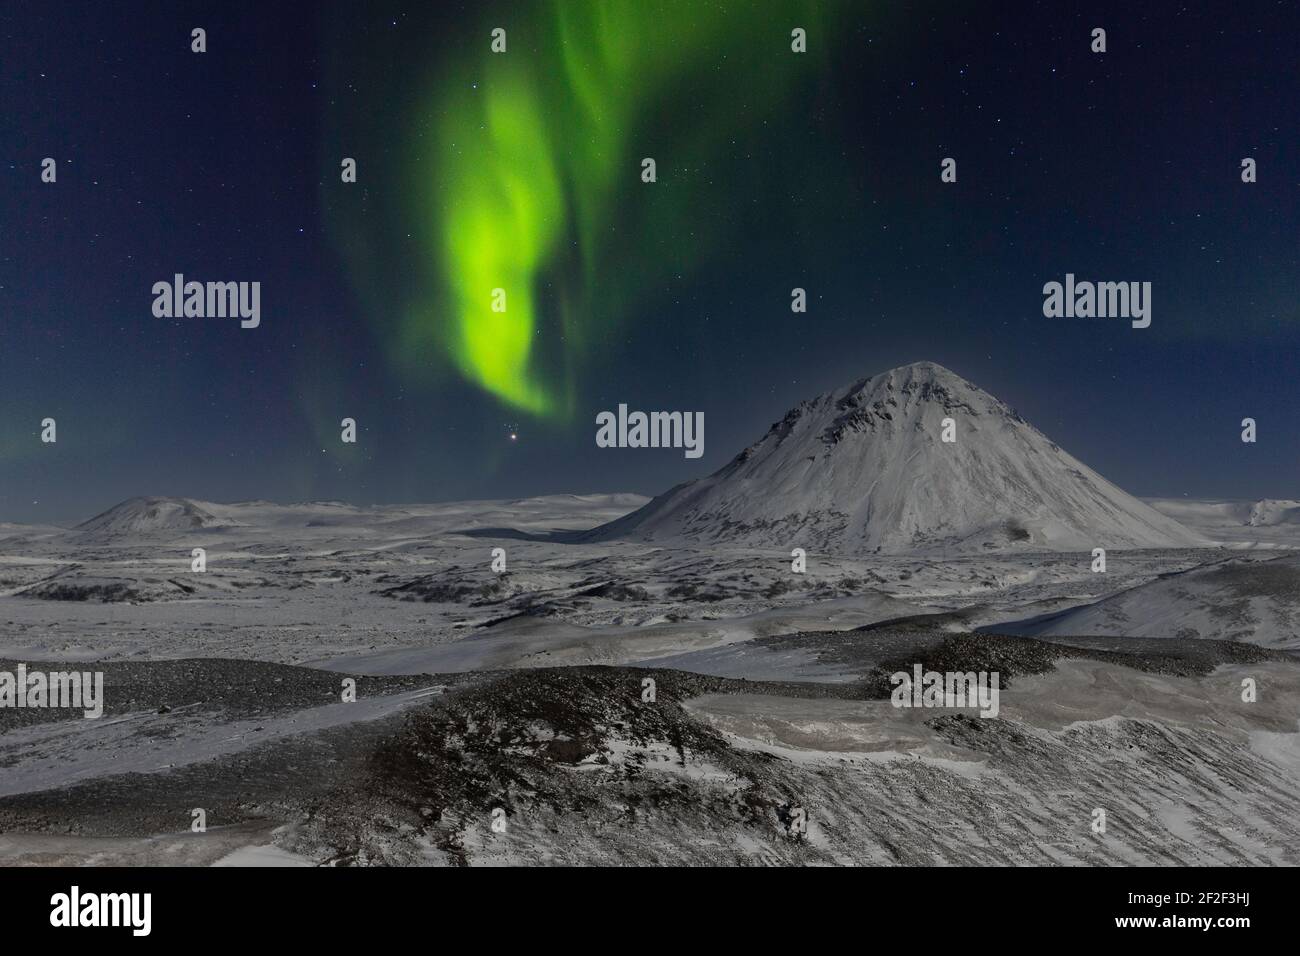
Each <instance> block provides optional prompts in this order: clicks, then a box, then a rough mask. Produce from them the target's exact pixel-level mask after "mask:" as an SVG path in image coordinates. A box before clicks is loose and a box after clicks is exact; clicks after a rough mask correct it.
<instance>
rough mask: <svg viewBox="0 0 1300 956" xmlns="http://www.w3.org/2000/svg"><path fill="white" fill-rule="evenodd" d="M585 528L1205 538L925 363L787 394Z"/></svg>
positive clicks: (1053, 544) (908, 545)
mask: <svg viewBox="0 0 1300 956" xmlns="http://www.w3.org/2000/svg"><path fill="white" fill-rule="evenodd" d="M949 418H950V419H952V427H953V435H954V438H955V440H954V441H952V442H945V441H943V440H942V433H943V431H944V420H945V419H949ZM589 537H590V538H591V539H593V540H606V539H615V538H632V539H646V540H671V539H686V540H689V541H695V542H718V543H735V544H742V545H746V546H755V547H760V546H761V547H775V548H783V549H790V548H794V547H802V548H805V549H809V550H811V549H817V550H819V551H830V552H834V553H839V554H860V553H866V552H875V551H884V552H898V551H909V550H914V549H935V548H958V549H963V550H984V549H1007V548H1015V549H1046V550H1091V549H1092V548H1094V547H1102V548H1164V547H1196V546H1202V545H1205V544H1206V543H1207V542H1206V541H1205V539H1203V538H1202V537H1201V536H1200V535H1198V534H1196V533H1195V532H1193V531H1190V530H1188V529H1187V528H1185V527H1183V526H1182V525H1181V524H1179V523H1178V522H1177V521H1175V520H1174V519H1173V518H1170V517H1168V516H1166V515H1162V514H1160V513H1159V512H1158V511H1156V510H1155V509H1153V508H1151V507H1150V506H1149V505H1146V504H1144V503H1143V502H1141V501H1139V500H1138V499H1136V498H1134V497H1133V496H1131V495H1129V494H1127V493H1125V492H1124V491H1122V490H1121V489H1119V488H1117V487H1116V486H1115V485H1113V484H1111V483H1110V482H1108V481H1107V480H1106V479H1104V478H1102V477H1101V476H1100V475H1098V474H1097V473H1096V472H1094V471H1093V470H1092V469H1090V468H1088V467H1087V466H1086V465H1084V464H1083V463H1082V462H1080V461H1078V460H1077V459H1076V458H1074V457H1072V456H1071V455H1069V454H1068V453H1067V452H1065V451H1064V450H1062V449H1061V448H1060V447H1059V446H1058V445H1056V444H1055V443H1054V442H1052V441H1051V440H1050V439H1048V438H1047V437H1045V436H1044V435H1043V434H1042V433H1041V432H1039V431H1038V430H1037V429H1036V428H1034V427H1033V426H1032V425H1030V424H1029V423H1028V422H1026V421H1025V420H1024V419H1023V418H1021V417H1020V416H1019V415H1018V414H1017V413H1016V412H1015V411H1013V410H1012V409H1011V408H1009V407H1008V406H1007V405H1005V404H1004V403H1003V402H1001V401H999V400H998V399H996V398H994V397H993V396H992V395H989V394H988V393H987V392H984V391H982V390H981V389H979V388H977V387H976V386H974V385H972V384H971V383H970V382H968V381H966V380H965V379H963V378H962V377H961V376H959V375H956V374H955V373H953V372H951V371H949V370H948V369H946V368H944V367H942V366H940V365H936V364H934V363H933V362H917V363H914V364H912V365H905V366H902V367H900V368H896V369H892V370H890V371H888V372H884V373H882V374H880V375H876V376H875V377H873V378H868V379H864V380H862V381H859V382H856V383H855V384H853V385H850V386H848V387H846V388H841V389H838V390H837V391H834V392H829V393H827V394H825V395H821V396H819V397H817V398H814V399H812V400H810V401H805V402H803V403H801V404H800V405H799V406H798V407H797V408H794V409H792V410H791V411H790V412H789V413H788V414H787V415H786V416H785V417H784V418H783V419H781V421H779V422H777V423H776V424H774V425H773V426H772V427H771V429H770V430H769V431H768V433H767V434H766V435H765V436H763V438H762V439H760V440H759V441H758V442H757V443H756V444H754V445H751V446H750V447H749V448H746V449H745V450H744V451H743V452H741V453H740V454H739V455H737V456H736V458H735V459H733V460H732V461H731V462H730V463H729V464H728V465H726V466H725V467H724V468H722V469H721V470H719V471H718V472H716V473H715V474H713V475H710V476H709V477H707V478H703V479H700V480H697V481H691V482H687V483H685V484H682V485H678V486H677V487H676V488H673V489H672V490H670V491H668V492H667V493H665V494H663V495H660V496H659V497H657V498H655V499H653V500H652V501H651V502H650V503H649V504H647V505H646V506H645V507H643V508H641V509H639V510H638V511H635V512H633V513H632V514H630V515H627V516H626V517H624V518H620V519H618V520H617V521H613V522H611V523H609V524H606V525H603V526H601V527H599V528H595V529H593V531H592V532H591V533H590V535H589Z"/></svg>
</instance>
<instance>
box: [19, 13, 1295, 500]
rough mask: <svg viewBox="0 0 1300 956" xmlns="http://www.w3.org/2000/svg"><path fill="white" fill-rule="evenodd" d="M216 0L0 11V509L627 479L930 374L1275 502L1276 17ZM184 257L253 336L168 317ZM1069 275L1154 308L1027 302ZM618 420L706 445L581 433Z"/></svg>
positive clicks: (1218, 485)
mask: <svg viewBox="0 0 1300 956" xmlns="http://www.w3.org/2000/svg"><path fill="white" fill-rule="evenodd" d="M244 6H245V5H240V9H237V10H236V9H227V8H226V7H225V6H224V5H221V4H216V3H198V4H195V5H194V6H193V7H187V8H186V9H184V10H176V9H172V7H171V6H170V5H166V4H161V3H157V4H144V5H143V6H142V7H141V15H140V16H139V17H138V18H122V17H120V16H116V15H114V13H113V12H112V10H111V9H107V8H104V9H101V8H100V5H95V4H88V3H87V4H75V3H74V4H54V5H52V7H51V9H50V10H49V11H43V12H42V13H41V15H30V16H29V15H25V14H24V15H18V14H16V13H8V12H7V15H8V19H6V20H5V21H4V27H5V29H4V30H3V31H2V32H0V40H2V41H3V43H4V51H3V52H4V56H3V57H0V94H2V95H3V101H4V102H5V103H6V109H5V110H4V111H0V143H3V144H4V155H5V165H4V167H3V170H4V174H5V186H4V191H3V193H2V194H0V213H2V215H3V218H2V219H0V221H2V222H3V223H4V224H5V226H6V227H7V228H5V229H3V230H0V395H2V396H3V397H2V401H0V521H5V520H51V521H71V520H80V519H82V518H85V517H87V516H88V515H90V514H92V513H95V512H97V511H100V510H103V509H104V508H107V507H109V506H111V505H112V504H114V503H115V502H117V501H120V500H122V499H124V498H127V497H130V496H133V495H140V494H162V495H183V496H191V497H196V498H204V499H209V500H215V501H229V500H239V499H255V498H267V499H272V500H304V499H317V498H330V499H341V500H347V501H353V502H358V503H364V502H369V501H381V502H400V501H433V500H454V499H467V498H494V497H512V496H527V495H536V494H550V493H582V492H588V491H636V492H641V493H657V492H660V491H663V490H664V489H665V488H667V487H670V486H671V485H673V484H675V483H677V482H680V481H684V480H686V479H688V478H693V477H697V476H699V475H702V474H705V473H707V472H710V471H712V470H715V469H717V468H719V467H721V466H722V465H724V464H725V463H726V462H727V461H728V460H729V459H730V458H731V457H732V456H733V455H734V454H736V453H737V452H738V451H740V450H741V449H743V448H744V447H746V446H747V445H748V444H749V443H751V442H752V441H754V440H755V439H756V438H757V437H758V436H760V435H761V434H763V432H764V431H765V430H766V429H767V428H768V426H769V425H770V424H771V423H772V422H773V421H776V420H778V419H780V418H781V416H783V415H784V414H785V412H786V411H787V410H788V409H789V408H791V407H793V406H794V405H796V404H797V403H798V402H800V401H801V400H803V399H806V398H809V397H811V396H813V395H816V394H818V393H820V392H822V391H825V390H828V389H830V388H834V387H838V386H841V385H843V384H845V383H847V382H850V381H853V380H855V379H857V378H860V377H863V376H865V375H869V374H872V373H875V372H879V371H881V370H883V369H887V368H890V367H892V366H895V365H899V364H903V363H905V362H911V361H917V360H921V359H928V360H932V361H936V362H939V363H941V364H943V365H945V366H947V367H949V368H952V369H953V370H955V371H957V372H959V373H960V374H962V375H964V376H965V377H967V378H969V379H971V380H973V381H977V382H979V383H980V385H981V386H982V387H984V388H986V389H987V390H989V391H990V392H992V393H993V394H996V395H998V396H1000V397H1003V398H1005V399H1006V400H1007V401H1009V402H1011V403H1012V404H1014V405H1015V406H1016V407H1017V408H1018V410H1020V411H1021V412H1022V413H1023V414H1024V415H1025V417H1026V418H1028V419H1029V420H1031V421H1034V422H1035V423H1037V424H1040V425H1041V427H1043V429H1044V430H1045V431H1047V432H1048V433H1050V434H1051V435H1052V436H1053V438H1057V439H1059V440H1060V441H1061V442H1062V444H1063V445H1064V446H1065V447H1067V448H1069V450H1070V451H1071V452H1072V453H1074V454H1076V455H1077V456H1079V457H1080V458H1081V459H1083V460H1085V461H1087V462H1088V463H1089V464H1090V465H1091V466H1093V467H1095V468H1096V469H1097V470H1098V471H1100V472H1101V473H1102V474H1104V475H1106V476H1107V477H1108V478H1109V479H1111V480H1113V481H1115V482H1116V483H1117V484H1119V485H1120V486H1122V487H1124V488H1125V489H1127V490H1130V491H1132V492H1134V493H1137V494H1147V495H1182V494H1190V495H1197V494H1202V495H1220V496H1229V495H1232V496H1239V497H1249V498H1257V497H1266V496H1272V497H1281V498H1288V497H1294V491H1293V489H1292V488H1291V487H1290V486H1289V485H1288V486H1279V485H1278V481H1279V480H1280V479H1279V478H1278V476H1281V475H1288V474H1292V473H1294V469H1295V462H1296V461H1297V460H1300V437H1298V435H1300V432H1297V430H1295V429H1291V428H1288V427H1286V426H1285V425H1284V422H1283V419H1284V417H1285V415H1286V414H1288V413H1286V412H1284V411H1282V410H1284V409H1289V408H1291V407H1297V406H1300V379H1298V378H1297V377H1296V376H1295V374H1294V359H1293V356H1294V355H1295V354H1296V353H1297V349H1300V321H1297V319H1300V315H1298V314H1297V302H1300V261H1298V257H1300V250H1298V248H1297V246H1298V244H1297V243H1296V241H1295V240H1296V224H1297V222H1298V221H1300V190H1297V189H1296V183H1297V181H1300V173H1298V172H1297V167H1296V160H1295V155H1294V149H1293V148H1292V147H1291V143H1292V142H1293V140H1294V138H1295V136H1294V117H1295V116H1297V115H1300V102H1297V100H1298V99H1300V97H1298V95H1297V90H1296V88H1297V84H1295V82H1294V79H1293V77H1294V63H1293V60H1294V43H1293V42H1290V40H1291V39H1292V38H1294V36H1295V35H1296V32H1297V17H1300V14H1298V13H1297V11H1296V8H1295V6H1294V4H1289V3H1288V4H1272V3H1265V4H1262V5H1260V6H1259V7H1258V9H1252V10H1250V11H1249V12H1246V11H1243V12H1242V13H1241V15H1240V16H1238V17H1235V18H1232V19H1230V20H1224V21H1223V22H1220V18H1218V17H1217V16H1216V15H1215V14H1214V13H1213V11H1203V10H1199V9H1191V8H1187V7H1185V6H1184V5H1181V4H1175V3H1168V4H1167V3H1163V2H1157V3H1155V4H1153V5H1142V6H1140V7H1138V6H1135V5H1132V4H1119V3H1102V4H1099V5H1097V6H1096V8H1094V9H1090V10H1089V11H1088V12H1087V13H1086V14H1085V13H1084V12H1082V11H1076V10H1069V9H1062V8H1061V5H1060V4H1057V3H1049V2H1041V3H1037V2H1024V3H1019V2H1017V3H1010V4H1005V5H1004V4H998V5H989V4H978V3H973V2H957V3H940V2H890V3H876V2H871V0H826V2H818V0H770V2H759V0H753V2H741V0H698V2H696V0H690V2H687V0H680V2H679V0H642V2H633V0H609V2H598V0H539V2H505V0H473V2H470V0H464V2H461V0H448V2H445V3H441V2H440V3H434V4H430V3H413V2H404V0H376V2H374V3H366V4H357V3H343V2H326V3H323V4H321V5H320V6H319V7H313V8H312V9H311V10H310V11H304V10H303V9H302V8H301V5H297V4H291V3H287V2H286V3H278V2H267V3H264V4H258V5H256V7H257V9H256V10H255V11H251V12H250V10H248V9H244ZM1094 20H1095V21H1098V22H1102V23H1103V24H1104V25H1105V26H1106V28H1107V30H1108V34H1109V39H1110V48H1109V51H1108V52H1107V53H1106V54H1105V55H1104V56H1098V55H1096V54H1093V53H1092V52H1090V50H1089V46H1088V36H1089V30H1090V29H1091V28H1092V27H1093V26H1094V25H1095V24H1094V23H1093V21H1094ZM199 21H202V23H203V25H204V26H205V27H206V29H207V31H208V38H209V42H208V50H207V52H206V53H204V54H202V55H196V54H193V53H191V51H190V49H189V39H188V38H189V32H190V30H191V28H192V27H194V26H195V24H196V23H197V22H199ZM141 24H147V29H146V28H143V27H142V26H141ZM795 27H800V28H803V29H805V30H806V31H807V38H808V48H807V52H806V53H803V54H797V53H794V52H792V50H791V46H790V42H791V36H790V34H791V30H792V29H793V28H795ZM496 28H502V29H505V30H506V36H507V49H506V52H504V53H493V52H492V48H491V44H492V31H493V30H494V29H496ZM1205 37H1214V38H1216V39H1215V41H1214V43H1213V44H1207V43H1206V41H1205V39H1204V38H1205ZM47 156H52V157H55V158H57V160H58V162H59V176H58V182H57V184H43V183H42V182H41V181H40V163H41V160H42V158H44V157H47ZM1244 156H1250V157H1253V158H1254V159H1255V160H1256V161H1257V163H1258V181H1257V182H1255V183H1253V184H1250V185H1245V184H1243V183H1242V182H1241V180H1240V178H1239V166H1240V162H1241V159H1242V157H1244ZM345 157H351V158H354V159H355V160H356V162H357V170H358V172H357V181H356V182H355V183H344V182H341V181H340V175H339V169H340V163H341V161H342V160H343V159H344V158H345ZM646 157H651V158H653V159H654V160H655V162H656V167H657V170H656V171H657V181H656V182H654V183H643V182H642V181H641V162H642V160H643V159H644V158H646ZM945 157H955V159H956V161H957V164H958V171H959V172H958V178H957V182H955V183H950V184H945V183H942V182H940V179H939V170H940V161H941V159H943V158H945ZM178 273H180V274H184V275H185V276H186V277H193V278H195V279H196V280H200V281H218V282H231V281H235V282H250V283H251V282H259V283H260V289H261V321H260V325H259V326H258V327H257V328H256V329H240V328H239V327H238V323H237V322H236V323H234V328H233V329H232V328H227V327H226V323H223V322H220V321H217V322H209V321H206V320H201V319H191V320H188V321H187V320H185V319H184V318H183V317H182V318H175V319H167V318H157V317H155V316H154V315H153V314H152V313H151V303H152V295H151V293H150V290H151V288H152V287H153V285H154V283H156V282H158V281H159V280H169V279H170V278H171V277H172V276H173V275H175V274H178ZM1069 273H1073V274H1075V275H1079V276H1088V277H1092V278H1096V279H1099V280H1105V279H1118V280H1126V281H1129V280H1131V281H1140V282H1150V283H1151V287H1152V289H1153V296H1154V298H1155V301H1156V302H1157V303H1158V306H1157V311H1156V313H1155V314H1156V318H1155V320H1154V321H1153V323H1152V325H1151V327H1150V328H1147V329H1142V330H1134V329H1131V328H1129V327H1128V325H1127V323H1112V324H1110V325H1108V326H1104V327H1102V326H1098V325H1096V324H1095V323H1094V324H1089V323H1087V322H1086V321H1085V322H1078V321H1071V320H1068V319H1048V318H1046V317H1044V315H1043V314H1042V291H1041V290H1042V287H1043V283H1044V282H1046V281H1048V280H1051V279H1053V278H1055V279H1060V277H1062V276H1065V275H1066V274H1069ZM498 288H500V289H503V290H505V292H506V296H507V308H506V311H505V312H494V311H493V310H492V307H491V305H492V301H493V299H492V296H493V290H494V289H498ZM794 288H802V289H805V290H806V292H807V300H808V311H807V313H803V314H795V313H792V312H791V309H790V302H791V290H792V289H794ZM1121 326H1123V327H1122V328H1121ZM624 403H625V404H627V405H628V406H629V407H631V408H637V409H652V410H653V409H679V410H683V411H689V412H692V413H694V412H702V413H703V414H704V415H705V417H706V418H707V422H708V429H707V432H708V436H709V439H708V444H707V447H706V450H705V453H704V455H703V457H702V458H700V459H699V460H690V461H686V460H684V459H683V457H682V455H681V454H680V453H673V452H672V451H671V450H661V449H617V448H603V449H602V448H599V447H597V445H596V442H595V440H594V431H595V426H594V424H593V423H594V420H595V416H596V415H597V414H598V413H599V412H600V411H602V410H608V409H614V408H617V407H618V406H619V405H620V404H624ZM1247 415H1249V416H1251V417H1254V418H1256V419H1257V420H1258V421H1259V423H1260V435H1261V439H1260V442H1259V443H1258V445H1256V446H1254V447H1252V448H1251V449H1250V453H1249V455H1243V454H1242V452H1241V448H1240V445H1241V443H1240V441H1239V440H1238V432H1239V430H1240V427H1239V424H1238V423H1239V422H1240V421H1241V420H1242V418H1243V417H1245V416H1247ZM47 416H49V417H54V418H56V419H57V420H58V430H59V441H58V444H57V446H52V445H42V443H41V442H40V441H39V423H40V421H41V420H42V419H44V418H45V417H47ZM345 417H349V418H353V419H355V420H356V422H357V432H358V441H357V443H356V444H355V445H343V444H341V443H340V442H339V441H338V435H339V422H340V420H341V419H343V418H345ZM1221 423H1226V424H1222V427H1220V425H1221ZM87 475H93V476H94V478H95V480H94V482H92V483H88V482H87V480H86V476H87Z"/></svg>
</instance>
